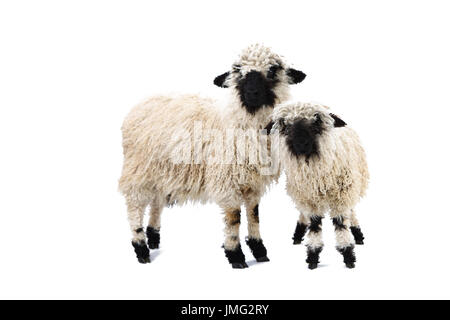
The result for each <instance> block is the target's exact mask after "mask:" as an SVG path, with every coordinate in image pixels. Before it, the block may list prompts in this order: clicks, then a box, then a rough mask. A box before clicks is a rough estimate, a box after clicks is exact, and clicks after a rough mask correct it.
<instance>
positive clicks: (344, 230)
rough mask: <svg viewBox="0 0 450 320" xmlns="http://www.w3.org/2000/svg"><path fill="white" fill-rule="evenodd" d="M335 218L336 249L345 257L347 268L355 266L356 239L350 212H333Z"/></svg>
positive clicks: (332, 215)
mask: <svg viewBox="0 0 450 320" xmlns="http://www.w3.org/2000/svg"><path fill="white" fill-rule="evenodd" d="M331 217H332V218H333V225H334V230H335V233H336V244H337V245H336V249H337V250H338V251H339V252H340V253H341V254H342V256H343V257H344V263H345V265H346V266H347V268H354V267H355V262H356V258H355V253H354V251H353V249H354V247H355V240H354V238H353V235H352V234H351V232H350V230H349V229H350V212H348V214H336V213H333V212H332V214H331Z"/></svg>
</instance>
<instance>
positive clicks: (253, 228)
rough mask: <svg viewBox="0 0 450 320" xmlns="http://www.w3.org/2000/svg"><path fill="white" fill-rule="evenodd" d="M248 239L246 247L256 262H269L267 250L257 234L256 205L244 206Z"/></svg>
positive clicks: (257, 210) (257, 216)
mask: <svg viewBox="0 0 450 320" xmlns="http://www.w3.org/2000/svg"><path fill="white" fill-rule="evenodd" d="M246 212H247V222H248V237H247V239H246V243H247V245H248V246H249V247H250V250H251V251H252V254H253V256H254V257H255V259H256V261H258V262H266V261H270V260H269V258H267V250H266V247H265V246H264V244H263V241H262V239H261V235H260V233H259V209H258V204H246Z"/></svg>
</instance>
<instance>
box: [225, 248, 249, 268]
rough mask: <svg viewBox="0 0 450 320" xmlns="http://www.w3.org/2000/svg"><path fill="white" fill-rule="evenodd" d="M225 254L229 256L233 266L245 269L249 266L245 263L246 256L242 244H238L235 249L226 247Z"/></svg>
mask: <svg viewBox="0 0 450 320" xmlns="http://www.w3.org/2000/svg"><path fill="white" fill-rule="evenodd" d="M225 256H226V257H227V258H228V262H229V263H231V266H232V267H233V268H234V269H243V268H247V267H248V266H247V264H246V263H245V256H244V253H243V252H242V248H241V245H238V246H237V247H236V249H234V250H227V249H225Z"/></svg>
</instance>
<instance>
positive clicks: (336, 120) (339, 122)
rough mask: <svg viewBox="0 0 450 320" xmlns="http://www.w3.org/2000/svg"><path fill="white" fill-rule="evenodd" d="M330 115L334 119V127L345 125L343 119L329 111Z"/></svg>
mask: <svg viewBox="0 0 450 320" xmlns="http://www.w3.org/2000/svg"><path fill="white" fill-rule="evenodd" d="M330 116H331V117H332V118H333V119H334V127H335V128H340V127H345V126H346V125H347V124H346V123H345V121H344V120H342V119H341V118H339V117H338V116H337V115H335V114H333V113H330Z"/></svg>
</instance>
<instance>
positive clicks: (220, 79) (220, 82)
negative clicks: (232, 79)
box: [214, 72, 230, 88]
mask: <svg viewBox="0 0 450 320" xmlns="http://www.w3.org/2000/svg"><path fill="white" fill-rule="evenodd" d="M229 75H230V73H229V72H225V73H224V74H221V75H220V76H217V77H216V78H215V79H214V84H215V85H216V86H218V87H221V88H228V85H226V84H225V80H227V78H228V76H229Z"/></svg>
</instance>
